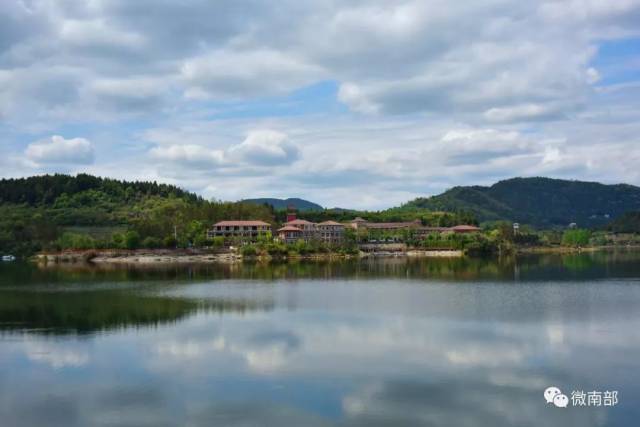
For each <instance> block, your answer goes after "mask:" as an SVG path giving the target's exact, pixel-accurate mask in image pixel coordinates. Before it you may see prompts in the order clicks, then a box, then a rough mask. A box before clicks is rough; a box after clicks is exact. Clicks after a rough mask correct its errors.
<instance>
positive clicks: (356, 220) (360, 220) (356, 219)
mask: <svg viewBox="0 0 640 427" xmlns="http://www.w3.org/2000/svg"><path fill="white" fill-rule="evenodd" d="M351 222H367V220H366V219H364V218H361V217H359V216H357V217H355V218H354V219H352V220H351Z"/></svg>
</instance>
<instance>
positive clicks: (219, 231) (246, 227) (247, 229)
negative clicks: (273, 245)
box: [207, 220, 271, 242]
mask: <svg viewBox="0 0 640 427" xmlns="http://www.w3.org/2000/svg"><path fill="white" fill-rule="evenodd" d="M270 232H271V224H269V223H267V222H264V221H253V220H252V221H220V222H217V223H215V224H213V227H212V228H211V229H210V230H208V231H207V238H209V239H213V238H215V237H223V238H224V240H225V242H231V241H240V242H255V241H256V240H257V239H258V237H259V236H261V235H266V234H267V233H270Z"/></svg>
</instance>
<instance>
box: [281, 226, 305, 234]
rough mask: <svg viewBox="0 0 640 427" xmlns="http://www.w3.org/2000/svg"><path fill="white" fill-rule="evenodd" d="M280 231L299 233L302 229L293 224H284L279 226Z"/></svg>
mask: <svg viewBox="0 0 640 427" xmlns="http://www.w3.org/2000/svg"><path fill="white" fill-rule="evenodd" d="M281 231H297V232H299V233H302V230H300V229H299V228H296V227H294V226H293V225H285V226H284V227H282V228H279V229H278V232H281Z"/></svg>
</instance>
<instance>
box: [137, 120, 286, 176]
mask: <svg viewBox="0 0 640 427" xmlns="http://www.w3.org/2000/svg"><path fill="white" fill-rule="evenodd" d="M151 136H152V138H154V139H156V140H159V141H164V140H165V138H164V137H159V138H158V136H157V135H154V134H153V133H152V134H151ZM149 154H150V155H151V156H152V157H153V158H155V159H157V160H161V161H162V168H163V169H165V170H166V168H172V167H174V168H178V169H184V168H188V169H190V170H192V171H193V170H194V169H196V170H202V171H209V172H211V171H213V169H215V168H217V169H219V172H220V171H221V170H222V169H224V170H225V172H224V173H227V174H232V175H234V176H237V175H238V174H240V173H248V174H252V173H255V171H254V172H251V170H250V169H251V168H262V167H267V166H283V165H288V164H290V163H292V162H294V161H296V160H297V159H298V157H299V148H298V146H297V145H295V144H294V143H293V142H292V141H291V140H290V139H289V137H288V135H287V134H285V133H283V132H279V131H275V130H270V129H261V130H254V131H250V132H249V133H248V135H247V137H246V138H245V140H244V141H242V142H241V143H239V144H232V145H230V146H229V147H227V148H226V149H216V148H211V147H210V146H208V145H204V144H203V145H195V144H183V145H179V144H173V143H168V144H165V145H159V146H156V147H154V148H152V149H151V150H150V151H149ZM270 173H273V171H271V172H270Z"/></svg>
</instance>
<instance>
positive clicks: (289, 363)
mask: <svg viewBox="0 0 640 427" xmlns="http://www.w3.org/2000/svg"><path fill="white" fill-rule="evenodd" d="M616 257H617V258H609V257H601V255H593V256H592V255H589V256H588V257H581V258H580V259H579V260H575V259H567V258H566V257H550V258H542V259H543V262H540V258H537V259H538V261H534V258H531V259H527V260H526V261H524V262H523V261H522V260H520V261H519V263H518V264H517V266H518V268H519V270H520V278H519V279H516V278H514V275H513V272H514V264H509V263H508V262H503V263H500V262H494V263H493V264H492V263H491V262H490V261H487V260H478V261H475V260H464V261H462V260H456V261H438V262H436V263H432V265H424V264H425V263H422V264H423V265H419V264H418V263H415V261H413V260H410V261H407V262H404V263H402V262H400V261H402V260H388V262H383V263H381V265H372V264H370V263H358V264H355V265H348V266H345V265H337V264H336V263H319V264H318V263H311V264H306V263H301V264H298V265H279V266H274V267H272V268H271V270H272V271H270V272H269V271H268V269H269V268H270V267H266V266H264V265H259V264H250V265H242V266H239V267H235V268H236V270H232V269H231V267H226V266H225V267H222V268H221V270H220V271H219V270H217V269H216V268H215V267H213V266H191V267H176V268H175V269H169V273H167V272H166V270H157V269H153V270H148V271H143V272H135V273H134V272H132V271H131V270H130V269H124V271H123V270H122V269H114V270H100V271H96V270H95V269H88V270H86V271H84V272H79V271H77V270H73V271H71V270H60V269H56V270H54V269H46V270H35V271H34V270H32V271H28V270H27V269H26V267H20V269H22V268H25V270H20V272H19V273H18V274H17V275H13V277H14V279H8V278H7V277H9V276H7V275H4V276H2V277H3V278H2V279H1V280H2V285H0V315H1V316H2V321H3V323H4V324H5V333H4V334H3V335H1V336H0V366H1V368H0V395H2V396H3V399H0V417H1V418H0V419H2V420H3V425H9V426H13V425H16V426H17V425H20V426H36V425H38V426H39V425H47V426H58V425H60V426H103V425H109V426H113V425H116V426H119V425H121V426H124V425H136V426H146V425H149V426H151V425H153V426H182V425H192V426H211V425H215V426H218V425H221V426H436V425H437V426H440V425H455V426H486V425H507V426H540V425H580V426H605V425H607V426H609V425H613V426H625V425H634V423H635V420H637V419H638V418H639V417H640V409H639V408H638V405H637V400H638V398H640V386H639V384H640V377H639V374H638V372H640V371H639V370H638V362H637V361H638V360H640V344H638V343H640V310H638V308H639V307H640V287H639V286H638V285H639V284H640V282H638V280H637V278H638V277H640V274H638V273H639V272H638V264H637V263H636V262H635V261H633V257H632V256H629V255H628V254H624V256H621V257H618V255H616ZM584 259H587V261H584ZM636 259H637V258H636ZM459 263H462V264H459ZM467 263H469V264H467ZM434 264H435V265H434ZM461 265H463V266H465V267H464V268H467V267H468V268H469V270H468V271H463V270H464V268H463V267H461ZM16 268H18V267H16ZM5 271H6V270H5ZM407 271H409V272H410V274H407ZM328 272H330V273H331V274H330V275H328V276H325V275H327V274H328ZM132 274H133V275H134V276H131V275H132ZM167 274H168V275H169V276H166V275H167ZM16 277H19V278H20V279H19V280H17V279H15V278H16ZM257 278H260V279H257ZM374 278H375V280H372V279H374ZM212 279H216V280H212ZM218 279H221V280H218ZM25 307H26V308H25ZM42 330H57V331H58V332H59V334H51V333H48V334H43V333H42V332H41V331H42ZM98 331H100V333H90V332H98ZM85 332H86V333H85ZM549 385H556V386H559V387H561V388H562V389H563V390H566V391H567V392H570V391H571V390H573V389H584V390H585V391H586V390H604V389H615V390H618V391H619V393H620V403H619V405H618V406H617V407H614V408H602V407H601V408H567V409H566V410H560V409H557V408H551V407H549V406H547V405H546V404H545V403H544V400H543V398H542V391H543V390H544V388H546V387H547V386H549Z"/></svg>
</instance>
